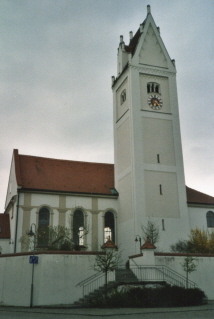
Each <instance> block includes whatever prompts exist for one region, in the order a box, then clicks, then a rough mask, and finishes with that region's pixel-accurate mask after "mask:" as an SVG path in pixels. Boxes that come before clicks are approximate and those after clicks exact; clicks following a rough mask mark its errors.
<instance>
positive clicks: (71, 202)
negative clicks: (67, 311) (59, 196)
mask: <svg viewBox="0 0 214 319" xmlns="http://www.w3.org/2000/svg"><path fill="white" fill-rule="evenodd" d="M91 205H92V200H91V197H83V196H66V208H75V207H83V208H84V209H91Z"/></svg>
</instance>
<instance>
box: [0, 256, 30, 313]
mask: <svg viewBox="0 0 214 319" xmlns="http://www.w3.org/2000/svg"><path fill="white" fill-rule="evenodd" d="M28 260H29V256H20V257H13V258H12V257H1V258H0V305H8V306H24V307H27V306H29V305H30V289H31V286H30V285H31V275H32V265H30V264H29V262H28Z"/></svg>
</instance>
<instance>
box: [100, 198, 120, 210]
mask: <svg viewBox="0 0 214 319" xmlns="http://www.w3.org/2000/svg"><path fill="white" fill-rule="evenodd" d="M108 209H110V210H111V209H113V210H115V211H117V210H118V200H117V199H116V198H115V199H114V198H99V199H98V210H103V211H106V210H108Z"/></svg>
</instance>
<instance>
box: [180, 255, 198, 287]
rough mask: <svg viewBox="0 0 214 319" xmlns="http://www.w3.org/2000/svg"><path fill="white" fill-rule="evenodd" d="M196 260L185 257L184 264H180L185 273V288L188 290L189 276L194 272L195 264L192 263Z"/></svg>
mask: <svg viewBox="0 0 214 319" xmlns="http://www.w3.org/2000/svg"><path fill="white" fill-rule="evenodd" d="M195 260H196V258H193V257H191V256H187V257H186V258H185V259H184V262H183V263H181V266H182V268H183V270H184V271H185V272H186V288H188V283H189V274H190V273H191V272H193V271H195V270H196V267H197V266H196V264H195V263H194V261H195Z"/></svg>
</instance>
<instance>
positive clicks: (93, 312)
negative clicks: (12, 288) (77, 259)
mask: <svg viewBox="0 0 214 319" xmlns="http://www.w3.org/2000/svg"><path fill="white" fill-rule="evenodd" d="M206 311H209V312H210V313H212V318H214V301H209V303H208V304H207V305H203V306H194V307H179V308H111V309H106V308H74V307H71V306H69V305H65V306H63V305H58V306H57V305H56V306H49V307H48V306H46V307H35V308H24V307H5V306H0V317H1V312H11V313H13V312H16V313H20V312H22V313H34V314H36V313H37V314H39V313H40V314H53V315H54V314H65V315H66V314H72V316H74V315H77V316H87V317H92V318H93V317H108V316H110V317H111V318H114V317H115V316H116V318H118V317H119V316H126V315H128V316H130V315H132V316H133V315H142V314H147V315H149V314H153V315H154V314H163V315H166V314H167V313H168V314H170V313H171V314H174V315H176V313H191V312H197V313H200V312H201V313H203V312H206ZM167 317H168V316H167ZM146 318H149V316H146ZM185 318H186V317H185ZM188 318H189V316H188ZM201 318H203V315H202V317H201ZM204 318H205V317H204ZM210 318H211V317H210Z"/></svg>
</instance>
